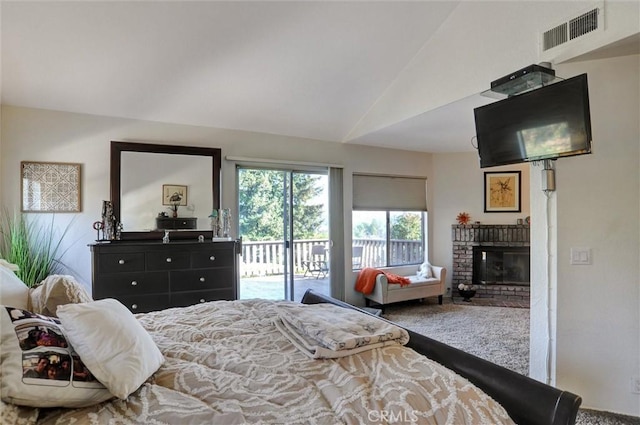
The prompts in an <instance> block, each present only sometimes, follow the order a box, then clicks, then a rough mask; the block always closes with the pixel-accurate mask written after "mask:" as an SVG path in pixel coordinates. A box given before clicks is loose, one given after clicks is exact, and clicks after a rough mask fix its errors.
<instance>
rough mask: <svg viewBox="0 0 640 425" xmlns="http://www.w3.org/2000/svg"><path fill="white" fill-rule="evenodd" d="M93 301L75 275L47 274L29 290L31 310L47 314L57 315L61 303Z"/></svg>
mask: <svg viewBox="0 0 640 425" xmlns="http://www.w3.org/2000/svg"><path fill="white" fill-rule="evenodd" d="M91 301H93V299H92V298H91V296H90V295H89V293H88V292H87V290H86V289H84V287H83V286H82V285H81V284H80V283H78V282H77V281H76V280H75V279H74V278H73V276H62V275H51V276H47V277H46V278H45V279H44V280H43V281H42V283H40V285H38V286H37V287H36V288H32V289H31V290H30V291H29V308H28V310H29V311H32V312H34V313H38V314H44V315H45V316H53V317H57V316H56V309H57V308H58V306H59V305H64V304H72V303H74V304H76V303H88V302H91Z"/></svg>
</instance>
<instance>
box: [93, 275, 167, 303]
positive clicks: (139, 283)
mask: <svg viewBox="0 0 640 425" xmlns="http://www.w3.org/2000/svg"><path fill="white" fill-rule="evenodd" d="M93 292H94V294H96V296H98V297H111V296H114V295H140V294H152V293H158V292H169V275H168V274H167V273H166V272H149V273H144V272H139V273H116V274H108V275H99V276H98V277H97V278H96V281H95V283H94V288H93Z"/></svg>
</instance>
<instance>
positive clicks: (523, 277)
mask: <svg viewBox="0 0 640 425" xmlns="http://www.w3.org/2000/svg"><path fill="white" fill-rule="evenodd" d="M529 264H530V261H529V247H528V246H527V247H524V246H523V247H505V246H474V247H473V283H474V284H476V285H478V284H482V285H526V286H529V282H530V281H529V277H530V270H529Z"/></svg>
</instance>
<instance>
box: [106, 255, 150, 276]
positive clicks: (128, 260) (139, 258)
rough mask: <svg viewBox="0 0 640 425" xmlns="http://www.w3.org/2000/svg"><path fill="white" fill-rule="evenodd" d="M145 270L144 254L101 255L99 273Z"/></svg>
mask: <svg viewBox="0 0 640 425" xmlns="http://www.w3.org/2000/svg"><path fill="white" fill-rule="evenodd" d="M143 270H144V252H120V253H114V254H100V255H99V256H98V273H124V272H137V271H143Z"/></svg>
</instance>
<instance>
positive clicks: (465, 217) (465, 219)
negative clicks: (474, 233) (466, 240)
mask: <svg viewBox="0 0 640 425" xmlns="http://www.w3.org/2000/svg"><path fill="white" fill-rule="evenodd" d="M456 220H458V224H469V222H470V221H471V215H469V213H466V212H461V213H460V214H458V216H457V217H456Z"/></svg>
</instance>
